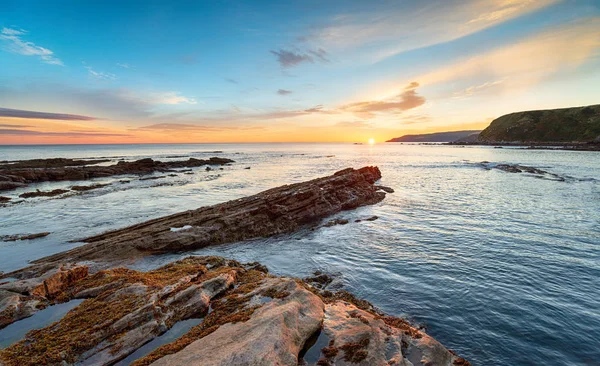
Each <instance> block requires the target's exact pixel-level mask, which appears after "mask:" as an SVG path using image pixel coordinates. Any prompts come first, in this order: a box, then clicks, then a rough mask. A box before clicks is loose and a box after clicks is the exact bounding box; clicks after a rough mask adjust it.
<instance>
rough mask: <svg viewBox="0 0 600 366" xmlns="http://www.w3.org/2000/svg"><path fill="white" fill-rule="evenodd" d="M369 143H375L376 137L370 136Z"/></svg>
mask: <svg viewBox="0 0 600 366" xmlns="http://www.w3.org/2000/svg"><path fill="white" fill-rule="evenodd" d="M369 145H375V139H374V138H372V137H371V138H370V139H369Z"/></svg>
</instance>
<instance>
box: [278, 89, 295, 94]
mask: <svg viewBox="0 0 600 366" xmlns="http://www.w3.org/2000/svg"><path fill="white" fill-rule="evenodd" d="M277 94H279V95H290V94H292V91H291V90H285V89H279V90H277Z"/></svg>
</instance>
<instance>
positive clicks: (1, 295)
mask: <svg viewBox="0 0 600 366" xmlns="http://www.w3.org/2000/svg"><path fill="white" fill-rule="evenodd" d="M87 274H88V269H87V267H86V266H78V265H68V264H67V265H61V266H59V267H56V268H51V269H49V270H47V271H45V272H44V273H43V274H42V275H40V276H38V277H33V278H28V279H23V280H17V281H14V282H7V283H2V284H0V329H2V328H4V327H6V326H7V325H9V324H11V323H13V322H15V321H17V320H20V319H23V318H27V317H29V316H31V315H33V313H35V312H36V311H38V310H41V309H44V308H46V307H47V306H49V305H51V304H52V303H53V300H54V298H55V297H56V295H57V294H59V293H60V292H61V291H63V290H65V289H66V288H68V287H69V286H71V285H72V284H73V283H75V282H76V281H78V280H80V279H82V278H85V277H86V276H87Z"/></svg>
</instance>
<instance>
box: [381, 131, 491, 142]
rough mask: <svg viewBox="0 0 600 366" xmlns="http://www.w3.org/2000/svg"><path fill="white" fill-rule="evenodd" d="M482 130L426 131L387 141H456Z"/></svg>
mask: <svg viewBox="0 0 600 366" xmlns="http://www.w3.org/2000/svg"><path fill="white" fill-rule="evenodd" d="M479 132H481V131H480V130H464V131H451V132H436V133H426V134H421V135H404V136H401V137H395V138H393V139H391V140H387V141H386V142H454V141H457V140H462V139H466V138H468V137H469V136H472V135H474V134H477V133H479Z"/></svg>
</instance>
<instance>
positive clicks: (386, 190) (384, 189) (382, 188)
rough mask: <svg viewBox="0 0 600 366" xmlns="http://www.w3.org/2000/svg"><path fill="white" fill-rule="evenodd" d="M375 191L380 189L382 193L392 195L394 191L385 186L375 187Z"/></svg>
mask: <svg viewBox="0 0 600 366" xmlns="http://www.w3.org/2000/svg"><path fill="white" fill-rule="evenodd" d="M375 188H376V189H381V190H382V191H384V192H386V193H394V190H393V189H392V188H390V187H386V186H375Z"/></svg>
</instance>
